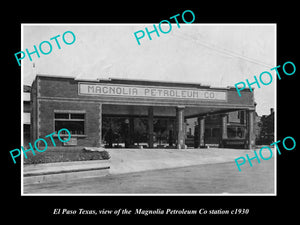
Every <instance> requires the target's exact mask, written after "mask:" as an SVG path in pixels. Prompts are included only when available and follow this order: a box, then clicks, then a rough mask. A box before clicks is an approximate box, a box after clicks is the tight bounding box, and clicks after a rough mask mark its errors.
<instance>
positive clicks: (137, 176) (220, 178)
mask: <svg viewBox="0 0 300 225" xmlns="http://www.w3.org/2000/svg"><path fill="white" fill-rule="evenodd" d="M24 193H25V194H26V193H37V194H38V193H45V194H48V193H52V194H55V193H59V194H215V193H217V194H223V193H225V194H226V193H230V194H273V193H274V159H273V158H272V159H270V160H268V161H262V162H261V163H260V164H258V163H257V162H253V167H250V166H249V165H247V164H245V165H244V166H243V170H242V171H241V172H239V171H238V170H237V168H236V165H235V163H234V162H226V163H210V164H202V165H196V166H188V167H181V168H169V169H161V170H153V171H142V172H133V173H126V174H111V175H108V176H106V177H97V178H85V179H79V180H73V181H66V182H63V183H61V182H59V183H49V184H34V185H29V186H25V187H24Z"/></svg>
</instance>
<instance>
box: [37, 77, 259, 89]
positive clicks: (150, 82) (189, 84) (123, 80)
mask: <svg viewBox="0 0 300 225" xmlns="http://www.w3.org/2000/svg"><path fill="white" fill-rule="evenodd" d="M37 77H45V78H54V79H70V80H74V81H77V82H80V81H87V82H99V83H117V84H132V85H151V86H167V87H191V88H204V89H205V88H207V89H219V90H232V89H234V90H235V89H236V88H235V87H234V86H227V87H213V86H210V85H201V83H196V82H177V81H160V80H149V79H128V78H77V77H75V76H64V75H48V74H37V75H36V78H37ZM36 78H35V79H36ZM252 89H253V88H252ZM244 90H248V91H249V90H250V89H249V88H245V89H244Z"/></svg>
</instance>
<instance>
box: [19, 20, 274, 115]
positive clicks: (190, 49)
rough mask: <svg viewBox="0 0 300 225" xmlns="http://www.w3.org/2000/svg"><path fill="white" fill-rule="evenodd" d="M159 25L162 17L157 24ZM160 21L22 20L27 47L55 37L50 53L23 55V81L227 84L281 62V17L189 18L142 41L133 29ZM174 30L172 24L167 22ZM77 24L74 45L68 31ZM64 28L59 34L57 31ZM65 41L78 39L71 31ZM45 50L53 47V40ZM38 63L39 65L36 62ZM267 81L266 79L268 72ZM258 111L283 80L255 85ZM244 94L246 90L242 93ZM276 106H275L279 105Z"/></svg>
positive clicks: (263, 111) (270, 101)
mask: <svg viewBox="0 0 300 225" xmlns="http://www.w3.org/2000/svg"><path fill="white" fill-rule="evenodd" d="M153 24H156V26H158V23H153ZM153 24H125V25H124V24H22V38H21V39H22V41H21V42H22V44H21V46H22V47H21V51H25V49H26V48H27V49H28V51H29V52H32V51H34V47H33V46H34V45H35V46H36V47H37V48H38V46H39V44H40V43H41V42H42V41H49V42H50V43H51V44H52V52H51V53H50V54H48V55H43V54H41V53H40V58H38V57H37V55H36V54H32V55H31V57H32V61H30V60H29V58H28V56H27V55H26V57H25V58H24V59H23V60H22V61H21V63H22V68H21V71H22V76H23V84H24V85H31V84H32V82H33V80H34V78H35V75H36V74H45V75H53V76H72V77H77V78H84V79H96V78H100V79H105V78H122V79H124V78H125V79H143V80H157V81H174V82H191V83H200V84H203V85H210V86H211V87H227V86H234V84H236V83H238V82H241V81H244V82H245V80H246V79H249V81H250V82H251V81H254V75H256V76H257V77H259V75H260V73H261V72H263V71H269V72H271V74H272V75H273V78H275V77H276V75H275V72H274V71H270V69H271V68H273V67H275V66H277V65H276V25H275V24H194V23H192V24H184V23H183V22H182V23H180V28H178V27H177V25H176V23H174V24H173V23H172V29H171V31H170V32H169V33H167V34H163V33H161V32H159V34H160V36H159V37H158V36H157V35H156V33H152V34H151V37H152V40H149V38H148V37H147V35H145V37H144V38H142V39H140V42H141V45H138V43H137V41H136V39H135V37H134V33H135V32H137V31H139V30H143V31H144V32H145V27H147V28H148V29H149V30H150V31H151V30H152V29H153ZM162 29H163V30H168V29H169V26H168V25H166V26H162ZM66 31H72V32H73V33H74V35H75V37H76V40H75V42H74V43H73V44H71V45H66V44H65V43H64V42H63V41H62V35H63V34H64V33H65V32H66ZM57 35H60V37H59V38H57V40H58V41H59V43H60V47H61V49H58V48H57V45H56V43H55V40H50V38H52V37H55V36H57ZM65 37H66V40H67V41H72V38H71V35H69V34H66V36H65ZM43 50H44V51H45V52H47V51H48V49H47V44H44V45H43ZM33 64H34V66H33ZM266 81H267V79H266ZM254 87H255V90H254V98H255V102H256V103H257V106H256V111H257V113H258V115H268V114H269V113H270V108H274V107H275V87H276V79H273V82H272V83H271V84H270V85H268V86H263V85H261V88H257V87H256V85H255V86H254ZM241 93H242V92H241ZM275 110H276V109H275Z"/></svg>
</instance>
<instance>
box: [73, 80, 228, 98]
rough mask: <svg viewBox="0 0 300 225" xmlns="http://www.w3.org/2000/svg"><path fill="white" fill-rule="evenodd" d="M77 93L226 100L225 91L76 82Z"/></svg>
mask: <svg viewBox="0 0 300 225" xmlns="http://www.w3.org/2000/svg"><path fill="white" fill-rule="evenodd" d="M78 94H79V95H92V96H119V97H142V98H160V99H161V98H163V99H187V100H210V101H227V92H226V91H215V90H213V91H212V90H207V89H205V90H204V89H197V88H177V87H161V86H141V85H120V84H118V85H116V84H97V83H78Z"/></svg>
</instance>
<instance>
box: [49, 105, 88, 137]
mask: <svg viewBox="0 0 300 225" xmlns="http://www.w3.org/2000/svg"><path fill="white" fill-rule="evenodd" d="M58 113H61V114H68V118H55V114H58ZM71 114H83V119H72V117H71ZM86 119H87V118H86V111H85V110H54V111H53V132H55V134H54V136H55V137H57V136H58V135H57V132H56V129H55V122H56V121H83V134H72V133H71V136H72V137H86V136H87V134H86ZM60 136H61V137H68V136H69V135H68V134H60Z"/></svg>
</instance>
